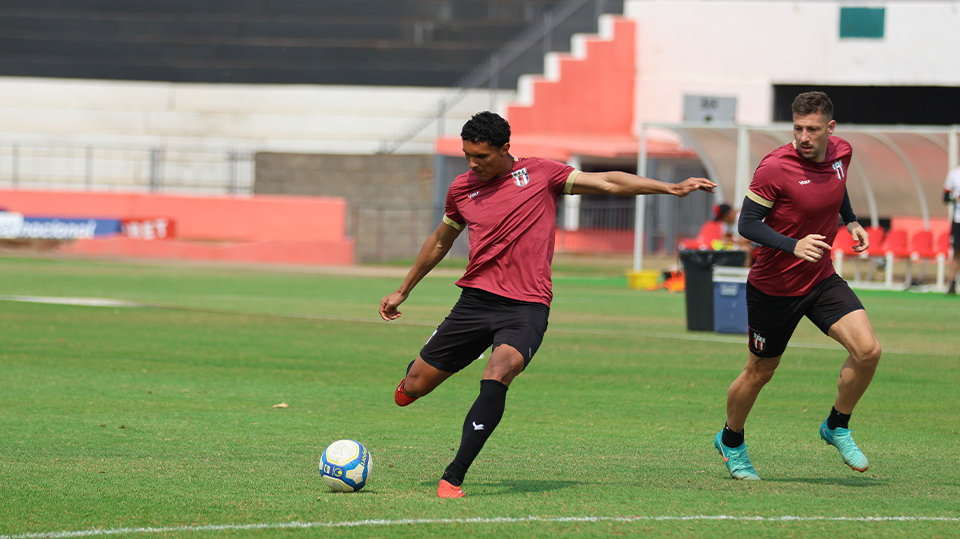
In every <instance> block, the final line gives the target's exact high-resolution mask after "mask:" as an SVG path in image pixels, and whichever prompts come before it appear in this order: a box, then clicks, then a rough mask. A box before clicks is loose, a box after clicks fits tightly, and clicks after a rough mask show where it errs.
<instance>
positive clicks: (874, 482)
mask: <svg viewBox="0 0 960 539" xmlns="http://www.w3.org/2000/svg"><path fill="white" fill-rule="evenodd" d="M763 481H767V482H771V483H806V484H809V485H834V486H838V487H856V488H873V487H882V486H886V485H887V484H888V483H889V481H888V480H886V479H877V478H875V477H858V476H852V477H850V476H848V477H777V478H773V479H769V478H766V477H764V478H763Z"/></svg>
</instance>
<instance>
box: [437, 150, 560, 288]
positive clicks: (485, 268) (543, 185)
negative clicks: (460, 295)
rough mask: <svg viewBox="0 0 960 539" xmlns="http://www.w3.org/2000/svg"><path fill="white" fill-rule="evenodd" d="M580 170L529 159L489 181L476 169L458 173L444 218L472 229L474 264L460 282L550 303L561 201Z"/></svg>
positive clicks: (519, 161)
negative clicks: (559, 201) (477, 173)
mask: <svg viewBox="0 0 960 539" xmlns="http://www.w3.org/2000/svg"><path fill="white" fill-rule="evenodd" d="M578 174H579V171H577V170H575V169H574V168H573V167H570V166H568V165H565V164H563V163H558V162H556V161H549V160H546V159H537V158H529V159H518V160H516V161H515V162H514V164H513V168H512V169H511V170H510V173H508V174H507V175H505V176H501V177H499V178H495V179H493V180H490V181H487V182H482V181H480V180H479V179H478V178H477V175H476V174H474V172H473V171H470V172H467V173H465V174H461V175H460V176H457V179H456V180H454V181H453V184H452V185H451V186H450V190H449V191H447V204H446V216H445V217H444V220H443V221H444V222H445V223H447V224H448V225H450V226H452V227H454V228H457V229H458V230H459V229H462V228H463V225H464V224H466V225H467V226H468V227H469V233H470V262H469V263H468V264H467V270H466V272H464V274H463V277H462V278H460V280H459V281H457V285H459V286H464V287H469V288H479V289H481V290H486V291H487V292H490V293H493V294H497V295H499V296H503V297H507V298H511V299H516V300H520V301H530V302H536V303H543V304H545V305H547V306H549V305H550V301H551V300H552V299H553V286H552V282H551V280H550V263H551V262H552V261H553V246H554V241H555V233H556V227H557V200H558V199H559V198H560V196H561V195H562V194H564V193H570V189H572V187H573V182H574V180H575V179H576V177H577V175H578Z"/></svg>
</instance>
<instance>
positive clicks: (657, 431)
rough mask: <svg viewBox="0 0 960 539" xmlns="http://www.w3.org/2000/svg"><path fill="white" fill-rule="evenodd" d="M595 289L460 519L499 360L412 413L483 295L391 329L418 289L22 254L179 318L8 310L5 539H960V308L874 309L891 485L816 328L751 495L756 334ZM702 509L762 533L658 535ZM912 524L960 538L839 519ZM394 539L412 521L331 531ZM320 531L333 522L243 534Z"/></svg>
mask: <svg viewBox="0 0 960 539" xmlns="http://www.w3.org/2000/svg"><path fill="white" fill-rule="evenodd" d="M569 275H570V276H569V277H565V276H564V275H562V274H561V275H559V276H558V277H557V278H556V280H555V295H556V299H555V302H554V304H553V307H552V313H551V322H550V324H551V325H550V329H549V331H548V333H547V337H546V339H545V342H544V345H543V346H542V347H541V349H540V352H539V353H538V354H537V357H536V358H535V359H534V361H533V363H531V366H530V368H529V369H528V370H527V372H525V373H524V374H523V375H522V376H521V377H520V378H518V379H517V381H516V382H515V383H514V384H513V386H512V388H511V390H510V392H509V394H508V401H507V412H506V414H505V416H504V420H503V421H502V422H501V424H500V426H499V427H498V429H497V432H496V434H495V435H494V436H493V437H492V438H491V440H490V442H488V444H487V447H486V448H484V451H483V452H482V453H481V455H480V458H479V459H478V460H477V462H476V463H475V464H474V466H473V467H472V468H471V470H470V473H469V474H468V476H467V482H466V483H465V485H464V489H465V491H466V492H467V495H468V497H467V498H466V499H463V500H438V499H436V498H435V497H434V492H435V489H436V481H437V479H438V477H439V474H440V472H441V471H442V470H443V468H444V466H446V464H447V463H448V462H449V461H450V460H451V459H452V458H453V454H454V451H455V449H456V447H457V445H458V443H459V436H460V425H461V423H462V421H463V416H464V414H465V413H466V410H467V409H468V408H469V407H470V405H471V403H472V402H473V399H474V398H475V397H476V394H477V391H478V380H479V378H480V373H481V371H482V364H480V363H479V362H478V363H476V364H474V365H472V366H471V367H469V368H468V369H467V370H465V371H464V372H463V373H461V374H459V375H457V376H454V377H453V378H451V379H450V380H448V381H447V382H446V383H445V384H444V385H443V386H441V387H440V388H439V389H438V390H437V391H435V392H434V393H433V394H431V395H430V396H428V397H426V398H424V399H421V400H420V401H418V402H417V403H415V404H414V405H412V406H410V407H408V408H404V409H400V408H397V407H396V406H395V405H394V404H393V402H392V392H393V388H394V387H395V386H396V382H397V381H398V380H399V378H400V377H401V376H402V374H403V369H404V368H405V366H406V364H407V363H408V362H409V360H410V359H411V358H412V357H413V356H414V355H415V354H416V352H417V350H418V349H419V347H420V345H421V344H422V343H423V341H424V340H425V339H426V337H427V336H429V334H430V333H431V332H432V330H433V328H434V326H435V325H436V324H437V323H438V322H439V321H440V320H441V319H442V317H443V316H444V315H445V314H446V313H447V311H448V310H449V308H450V306H452V304H453V302H454V301H455V300H456V297H457V293H458V289H456V287H454V286H453V285H452V282H453V280H454V279H452V278H428V279H426V280H424V281H423V282H422V283H421V284H420V286H419V287H418V288H417V290H416V291H415V292H414V295H413V296H412V297H411V298H410V299H409V300H408V302H407V303H406V304H405V305H404V306H403V310H404V311H405V313H404V315H403V317H402V318H401V320H400V321H398V322H394V323H386V322H383V321H380V320H379V317H378V316H377V314H376V309H377V305H378V302H379V299H380V297H382V296H383V295H386V294H387V293H389V292H390V291H392V290H393V289H395V288H396V286H397V284H399V279H397V278H351V277H339V276H328V275H311V274H306V273H298V272H292V271H282V270H265V269H249V268H247V269H243V268H204V267H195V266H169V265H166V266H164V265H156V266H154V265H149V264H125V263H106V262H91V261H66V260H33V259H18V258H3V259H0V295H5V296H12V295H21V296H27V295H32V296H63V297H105V298H115V299H125V300H131V301H137V302H142V303H145V304H150V305H156V306H161V308H157V307H144V308H105V307H83V306H65V305H50V304H35V303H22V302H11V301H0V323H2V327H3V329H2V331H0V380H2V381H3V387H4V391H2V392H0V432H2V433H3V437H2V438H0V491H2V497H0V536H16V535H18V534H26V533H46V532H61V531H76V530H89V529H101V530H115V529H119V528H133V529H141V528H150V527H155V528H163V527H169V528H170V529H168V530H167V531H164V532H159V531H158V532H155V533H162V534H163V535H168V536H178V537H192V536H197V537H211V536H218V537H220V536H222V537H247V536H250V535H251V534H255V535H260V536H264V535H266V536H271V537H287V536H290V537H303V536H304V535H310V536H313V535H317V534H323V535H324V536H343V537H352V536H357V537H439V536H449V535H451V534H469V535H471V536H478V537H502V536H504V535H508V534H510V535H512V534H517V535H520V534H522V535H529V536H534V537H547V536H554V535H563V534H578V535H595V536H607V535H636V534H653V535H660V536H666V535H669V536H672V537H700V536H708V535H709V536H718V537H727V536H730V537H733V536H744V535H748V536H755V537H789V536H807V535H813V534H817V535H823V534H827V533H829V534H831V535H834V536H841V537H857V536H863V537H866V536H871V537H904V536H911V537H913V536H937V537H950V536H958V535H960V521H958V520H957V519H958V518H960V507H958V505H957V500H958V499H960V472H958V466H957V464H958V455H957V452H956V446H957V438H958V435H960V420H958V414H957V410H958V409H960V396H958V392H957V391H956V388H957V386H958V382H960V366H958V362H957V359H958V356H960V353H958V350H960V334H958V332H957V331H956V328H957V315H958V313H960V310H958V303H957V301H956V300H955V298H947V297H944V296H942V295H939V294H937V295H933V294H910V293H889V292H861V293H859V295H860V297H861V299H862V300H863V302H864V304H865V305H866V307H867V309H868V312H869V314H870V317H871V320H872V322H873V324H874V327H875V329H876V331H877V334H878V336H879V338H880V341H881V344H882V345H883V346H884V348H885V355H884V357H883V359H882V360H881V366H880V369H879V371H878V373H877V376H876V378H875V380H874V383H873V385H872V386H871V388H870V390H869V391H868V392H867V395H866V396H865V398H864V400H863V401H862V402H861V404H860V406H859V407H858V408H857V410H856V413H855V415H854V419H853V422H852V425H851V426H852V428H853V429H854V430H855V435H856V437H857V441H858V443H859V444H860V446H861V447H862V448H863V449H864V451H865V453H866V454H867V456H868V457H869V458H870V462H871V469H870V470H869V471H868V472H867V473H865V474H858V473H856V472H853V471H851V470H850V469H849V468H847V467H846V466H844V465H843V464H842V462H841V460H840V457H839V455H838V454H837V453H836V450H834V449H833V448H831V447H828V446H826V445H824V444H823V443H822V442H821V441H820V439H819V436H818V434H817V428H818V426H819V424H820V422H821V421H822V419H823V418H824V417H825V415H826V413H827V412H828V411H829V409H830V405H831V404H832V401H833V397H834V394H835V381H836V374H837V372H838V370H839V367H840V364H841V363H842V361H843V357H844V355H845V354H844V352H843V351H842V350H840V349H839V347H838V346H837V345H835V343H832V341H831V340H829V339H828V338H826V337H824V336H823V335H821V334H819V332H818V331H817V330H816V328H814V327H813V326H812V324H810V323H809V322H803V323H801V326H800V328H799V329H798V331H797V333H796V334H795V336H794V339H793V345H792V346H791V348H789V349H788V351H787V353H786V354H785V355H784V359H783V362H782V364H781V367H780V369H779V370H778V373H777V376H776V377H775V378H774V380H773V382H771V384H770V385H769V386H768V387H767V388H765V390H764V392H763V393H762V394H761V396H760V398H759V400H758V403H757V406H756V407H755V408H754V412H753V414H752V415H751V417H750V420H749V422H748V425H747V429H748V431H747V439H748V444H750V446H751V457H752V459H753V462H754V464H755V465H756V467H757V470H758V472H759V473H760V475H761V477H762V478H763V481H761V482H759V483H743V482H737V481H734V480H732V479H730V477H729V475H728V474H727V473H726V470H725V468H724V467H723V464H722V462H721V461H720V458H719V456H718V455H717V454H716V452H715V450H714V449H713V447H712V439H713V435H714V434H715V433H716V432H717V430H719V428H720V427H722V426H723V419H724V406H725V398H726V388H727V387H728V385H729V384H730V382H731V381H732V380H733V379H734V378H735V377H736V375H737V374H738V372H739V370H740V368H741V367H742V365H743V362H744V361H745V353H746V352H745V342H744V340H745V337H740V336H720V335H713V334H704V333H694V334H691V333H688V332H686V331H685V330H684V328H685V324H684V303H683V300H684V298H683V295H682V294H669V293H667V292H665V291H658V292H636V291H631V290H629V289H627V288H626V282H625V279H623V278H620V277H609V278H587V277H583V276H578V274H576V273H571V274H569ZM281 402H284V403H287V404H289V408H274V407H273V405H274V404H278V403H281ZM340 438H354V439H358V440H360V441H362V442H363V443H364V444H366V445H367V446H368V448H370V450H371V452H372V454H373V457H374V470H373V477H372V479H371V481H370V483H369V484H368V486H367V487H366V488H365V489H364V490H363V491H361V492H359V493H356V494H337V493H333V492H329V491H327V490H326V488H325V487H324V486H323V484H322V482H321V481H320V478H319V472H318V470H317V461H318V460H319V455H320V453H321V451H322V450H323V448H324V447H325V446H326V445H327V444H328V443H330V442H332V441H334V440H336V439H340ZM698 515H705V516H707V517H716V516H721V515H728V516H731V517H736V518H737V519H736V520H709V519H702V518H701V519H695V520H655V519H656V518H668V519H676V518H682V517H695V516H698ZM531 516H533V517H538V518H540V519H541V520H521V521H496V520H495V519H497V518H498V517H508V518H519V519H527V518H528V517H531ZM899 516H907V517H928V518H929V517H943V518H946V519H952V520H943V521H932V520H921V521H918V520H907V521H890V520H879V521H862V520H861V521H838V520H813V519H816V518H820V517H824V518H828V519H831V518H832V519H835V518H841V517H857V518H860V517H880V518H885V517H899ZM562 517H574V518H578V519H580V520H575V521H569V522H564V521H561V520H559V519H560V518H562ZM593 517H601V520H599V521H589V519H590V518H593ZM608 517H643V518H641V519H633V520H629V519H628V520H619V521H618V520H603V519H604V518H608ZM781 517H801V518H803V519H811V520H780V519H781ZM369 519H383V520H385V521H388V522H386V523H383V524H380V525H373V524H367V525H363V526H341V527H323V526H320V525H321V524H324V525H332V524H337V523H350V522H357V521H364V520H369ZM404 519H425V522H422V523H419V524H418V523H402V522H401V521H403V520H404ZM444 519H466V520H454V521H447V520H444ZM469 519H481V520H480V521H470V520H469ZM543 519H546V520H543ZM750 519H753V520H750ZM294 521H297V522H309V523H313V524H312V525H313V526H320V527H317V528H311V529H309V530H304V529H299V528H282V527H281V528H254V529H244V528H239V526H244V525H251V526H252V525H261V524H266V525H275V524H283V523H289V522H294ZM192 526H224V527H225V528H223V529H213V528H206V529H192V528H190V527H192ZM128 533H130V534H133V533H135V532H128ZM141 533H145V532H143V531H141Z"/></svg>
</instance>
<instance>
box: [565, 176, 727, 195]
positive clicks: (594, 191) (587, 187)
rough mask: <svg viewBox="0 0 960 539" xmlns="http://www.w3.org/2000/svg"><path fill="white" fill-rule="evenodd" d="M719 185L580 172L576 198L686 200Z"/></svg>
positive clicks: (576, 183) (700, 181)
mask: <svg viewBox="0 0 960 539" xmlns="http://www.w3.org/2000/svg"><path fill="white" fill-rule="evenodd" d="M716 186H717V184H715V183H713V182H712V181H710V180H708V179H706V178H687V179H686V180H684V181H682V182H680V183H666V182H661V181H658V180H653V179H650V178H644V177H643V176H636V175H634V174H628V173H626V172H617V171H612V172H581V173H580V174H579V175H577V177H576V179H575V180H574V183H573V189H572V190H571V194H574V195H615V196H634V195H676V196H678V197H685V196H687V195H689V194H690V193H692V192H694V191H698V190H699V191H706V192H708V193H712V192H713V188H714V187H716Z"/></svg>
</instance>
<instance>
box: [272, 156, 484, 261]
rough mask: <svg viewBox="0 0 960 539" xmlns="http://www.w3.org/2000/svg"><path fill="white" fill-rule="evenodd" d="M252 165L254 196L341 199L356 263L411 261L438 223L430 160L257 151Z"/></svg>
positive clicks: (431, 161) (427, 158) (432, 160)
mask: <svg viewBox="0 0 960 539" xmlns="http://www.w3.org/2000/svg"><path fill="white" fill-rule="evenodd" d="M255 161H256V177H257V181H256V184H255V185H254V192H255V193H257V194H258V195H306V196H327V197H342V198H343V199H345V200H346V201H347V203H348V213H347V232H348V234H349V235H350V237H351V238H353V239H354V241H355V242H356V244H355V245H356V260H357V262H381V261H384V260H396V259H410V258H413V257H415V256H416V254H417V252H418V251H419V250H420V246H421V245H422V244H423V240H424V239H425V238H426V237H427V236H428V235H429V234H430V232H432V231H433V229H434V228H436V226H437V224H438V223H439V215H440V213H439V210H438V209H437V208H436V207H435V204H434V176H435V163H434V157H433V156H429V155H364V156H360V155H324V154H289V153H269V152H261V153H258V154H257V155H256V157H255ZM463 168H466V165H465V164H464V165H463Z"/></svg>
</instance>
